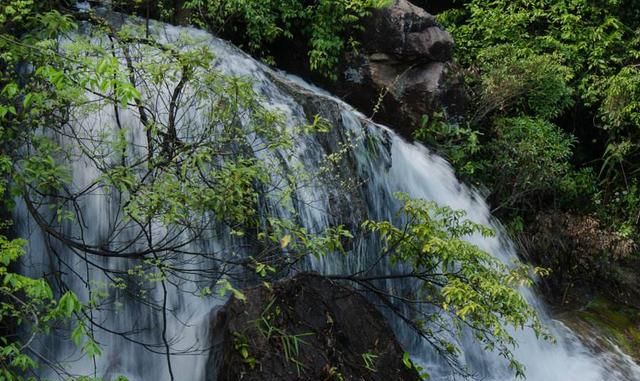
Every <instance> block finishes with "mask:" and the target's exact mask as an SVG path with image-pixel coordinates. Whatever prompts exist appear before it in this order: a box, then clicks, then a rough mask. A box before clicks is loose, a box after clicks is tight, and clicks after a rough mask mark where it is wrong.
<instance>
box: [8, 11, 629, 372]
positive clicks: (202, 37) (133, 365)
mask: <svg viewBox="0 0 640 381" xmlns="http://www.w3.org/2000/svg"><path fill="white" fill-rule="evenodd" d="M152 34H153V35H155V36H157V37H158V38H159V39H160V40H162V41H166V42H173V41H176V40H177V39H178V38H179V36H180V35H183V34H187V35H188V36H189V37H190V38H191V39H193V40H194V41H197V43H199V44H205V45H206V46H208V47H209V48H210V49H211V50H212V51H213V52H214V53H215V55H216V58H215V59H216V67H217V68H218V69H220V70H221V71H223V72H224V73H226V74H230V75H235V76H242V77H247V78H250V79H251V80H252V82H253V84H254V88H255V90H256V92H257V93H258V94H260V95H261V96H262V101H263V102H264V105H265V106H266V107H267V108H269V109H273V110H279V111H280V112H282V113H283V115H285V116H286V119H287V123H288V124H289V125H290V126H292V127H293V126H295V125H299V124H304V123H306V121H307V120H308V117H309V115H308V110H306V109H305V107H307V108H308V107H309V104H313V105H315V107H316V108H319V109H320V110H319V112H321V113H323V114H324V115H323V116H325V117H327V118H328V119H330V121H331V122H332V124H333V130H332V131H331V132H329V133H328V134H322V135H319V136H315V135H311V136H304V137H300V138H299V139H297V140H296V144H297V145H296V147H295V149H294V152H295V155H293V157H291V158H274V157H267V156H264V157H263V156H260V155H264V154H262V153H256V155H258V157H260V158H261V159H263V160H270V161H272V162H273V163H274V164H273V165H280V166H283V167H284V168H285V169H287V168H293V167H295V166H302V167H304V168H305V169H307V170H308V171H309V173H315V172H317V170H318V168H317V167H318V163H320V162H322V160H323V158H325V157H326V156H327V155H329V154H331V153H332V152H334V151H337V150H339V147H344V149H345V152H346V153H345V156H346V159H345V160H346V161H347V162H348V164H349V165H345V166H344V167H342V168H341V170H342V171H343V172H344V174H343V175H344V177H346V178H350V179H352V180H354V184H358V186H357V187H355V188H354V189H350V190H349V191H343V190H342V189H341V188H340V186H339V184H334V183H331V182H326V181H321V180H320V179H311V180H310V182H311V183H312V186H308V187H305V188H302V189H300V190H298V191H297V193H296V194H295V197H292V201H290V203H289V205H280V204H278V203H276V202H274V201H273V200H270V201H269V200H267V201H265V203H266V204H265V205H264V206H263V207H264V208H265V210H268V213H271V214H273V215H279V216H287V215H290V214H291V213H292V212H291V210H295V211H296V213H297V216H298V217H297V218H298V219H299V221H300V223H301V224H302V225H303V226H304V227H305V228H306V229H308V230H309V231H311V232H318V231H321V230H322V229H324V228H325V227H329V226H334V225H336V224H338V223H340V224H345V225H347V226H353V225H354V224H357V223H359V222H360V221H361V220H362V219H363V217H365V218H384V219H392V218H393V215H394V212H395V211H396V210H397V207H398V205H397V203H396V201H394V196H393V194H394V193H395V192H405V193H407V194H409V195H410V196H412V197H416V198H423V199H428V200H433V201H436V202H437V203H439V204H442V205H448V206H450V207H452V208H455V209H463V210H465V211H466V212H467V215H468V217H469V218H470V219H471V220H473V221H475V222H478V223H481V224H485V225H488V226H491V227H493V228H494V229H495V230H496V231H497V232H498V234H497V236H496V237H494V238H481V237H471V238H470V239H471V240H472V241H473V242H474V243H475V244H477V245H478V246H479V247H480V248H482V249H484V250H486V251H487V252H489V253H492V254H493V255H494V256H496V257H498V258H499V259H501V260H502V261H504V262H505V263H510V262H511V261H512V260H513V259H514V258H516V254H515V250H514V247H513V244H512V243H511V242H510V241H509V240H508V238H507V237H506V236H505V235H504V234H503V233H501V232H502V229H501V227H500V225H499V223H497V222H496V221H495V220H494V219H493V218H492V217H491V215H490V212H489V208H488V207H487V205H486V204H485V202H484V200H483V198H482V196H481V195H480V194H478V193H477V192H475V191H474V190H473V189H470V188H468V187H467V186H465V185H464V184H461V183H460V182H459V181H458V180H457V179H456V176H455V174H454V172H453V170H452V168H451V166H450V165H449V164H448V163H447V162H446V161H445V160H443V159H442V158H440V157H438V156H437V155H435V154H434V153H432V152H430V151H429V149H428V148H425V147H423V146H421V145H419V144H411V143H408V142H406V141H404V140H403V139H402V138H401V137H399V136H398V135H396V134H395V133H394V132H393V131H391V130H389V129H388V128H386V127H384V126H380V125H377V124H375V123H372V122H371V121H370V120H368V119H367V118H366V117H365V116H364V115H362V114H360V113H358V112H357V111H355V110H354V109H352V108H351V107H350V106H348V105H347V104H345V103H343V102H341V101H340V100H338V99H335V98H333V97H331V96H330V95H329V94H326V93H325V92H323V91H322V90H319V89H317V88H315V87H313V86H311V85H308V84H306V83H304V82H303V81H301V80H300V79H297V78H295V77H291V76H288V75H286V74H285V73H280V72H276V71H274V70H271V69H269V68H267V67H265V66H264V65H262V64H260V63H258V62H256V61H255V60H253V59H252V58H250V57H249V56H248V55H246V54H244V53H243V52H241V51H240V50H238V49H237V48H235V47H233V46H231V45H230V44H228V43H226V42H224V41H221V40H219V39H217V38H215V37H212V36H210V35H208V34H206V33H204V32H202V31H199V30H195V29H190V28H179V27H173V26H169V25H163V24H159V23H153V24H152ZM194 43H195V42H194ZM158 91H161V90H158ZM151 96H153V94H151ZM191 113H192V114H193V113H196V111H195V110H192V112H191ZM116 118H118V119H119V122H120V124H122V125H126V126H127V128H128V130H127V131H128V135H127V139H128V140H129V141H130V144H129V147H128V148H127V149H128V150H129V151H130V152H132V154H135V153H136V152H137V150H139V149H140V147H144V143H143V141H144V131H143V128H142V126H140V122H139V119H138V118H137V117H136V115H135V114H134V113H133V112H131V111H126V112H125V111H123V112H122V113H121V114H120V115H115V113H114V110H113V108H112V107H101V108H96V109H95V110H92V112H91V113H86V114H82V115H78V116H77V118H76V119H75V120H74V121H73V124H74V125H71V126H67V127H68V128H69V129H70V130H73V131H74V133H76V134H77V133H79V134H81V135H82V134H84V137H85V138H87V137H91V136H97V135H98V134H99V133H101V132H104V131H113V130H115V129H116ZM57 139H58V140H59V141H60V142H61V144H63V145H64V144H66V143H68V141H67V140H66V139H67V138H65V137H63V136H59V137H57ZM84 148H85V150H82V149H79V148H78V147H75V150H74V151H73V153H72V155H71V158H72V161H71V163H70V165H71V171H72V177H73V180H72V182H71V185H70V188H71V192H72V191H78V190H81V189H84V188H86V187H88V186H90V185H91V184H93V183H94V182H95V181H96V179H97V178H99V176H100V170H99V169H98V168H96V164H95V163H94V162H92V161H91V160H89V159H88V158H87V155H86V153H87V149H88V148H92V149H93V151H92V152H93V153H95V152H97V151H99V149H100V147H93V146H87V147H84ZM276 159H277V160H276ZM114 197H115V196H113V194H112V193H109V192H106V191H105V189H103V188H92V190H91V191H90V192H87V193H83V194H82V195H81V197H78V199H77V200H76V201H77V202H76V207H77V208H79V210H80V215H81V216H82V220H81V221H78V220H75V221H66V222H64V221H63V222H59V223H55V222H54V221H51V224H52V225H54V226H56V229H58V230H59V231H62V232H64V234H65V235H66V236H70V237H77V238H78V239H81V240H82V241H83V242H86V243H89V244H91V245H94V246H96V247H98V246H99V245H102V244H103V243H104V242H107V243H108V245H110V247H114V246H117V247H133V248H135V247H137V246H139V245H142V243H141V242H140V237H139V235H138V233H139V231H136V229H134V228H133V227H131V229H121V230H120V231H121V232H120V233H119V234H118V235H117V237H116V238H115V239H114V238H110V239H108V240H107V238H105V237H110V234H111V233H112V231H113V229H114V226H118V227H123V226H124V227H128V226H130V225H131V221H126V220H125V219H124V218H123V216H122V210H121V206H120V204H119V200H117V199H115V198H114ZM30 208H31V210H30ZM33 208H34V206H33V205H32V206H29V205H28V203H26V202H25V201H24V200H17V207H16V210H15V221H16V229H17V231H18V233H19V235H20V236H22V237H24V238H26V239H27V240H28V248H27V249H28V255H27V256H25V259H24V260H23V263H22V268H23V271H24V272H26V273H28V274H30V275H34V276H42V274H49V273H51V272H52V271H54V270H59V271H61V273H62V275H61V277H62V278H63V279H64V281H65V283H66V284H67V285H68V286H69V287H70V288H71V289H73V290H74V291H76V292H77V293H78V295H79V296H80V297H81V299H82V300H84V301H87V300H89V299H90V298H91V297H92V296H94V295H91V294H90V292H89V290H90V289H91V290H92V291H91V293H92V294H95V293H98V292H100V293H102V294H104V295H102V296H103V297H102V299H101V300H103V301H104V303H108V306H109V308H105V309H103V310H102V311H100V312H96V316H93V318H94V321H96V322H97V323H98V324H99V326H98V325H97V326H95V327H94V332H95V337H96V340H97V341H98V343H99V344H100V345H101V347H102V351H103V353H102V355H101V356H100V357H98V358H96V359H95V363H94V361H93V360H92V359H91V358H88V357H86V356H84V357H83V356H82V355H81V353H80V351H79V349H78V348H77V347H76V346H75V345H74V344H73V343H71V342H70V340H68V339H66V338H64V337H59V336H54V335H51V336H48V337H45V338H43V339H41V341H40V342H39V343H38V346H37V348H39V349H38V351H39V352H40V353H41V354H42V355H43V356H45V357H49V358H55V359H56V360H57V361H59V362H60V364H62V365H63V366H64V367H65V368H66V369H67V371H68V372H70V373H72V374H78V375H80V374H85V375H94V374H95V375H96V376H98V377H104V379H110V378H111V377H115V376H116V375H124V376H126V377H128V378H129V379H130V380H168V379H169V369H168V367H167V363H166V361H165V357H166V348H165V345H164V343H163V340H162V338H161V337H160V331H161V326H162V324H163V321H166V331H167V335H166V336H167V337H169V338H170V340H171V350H170V352H171V354H172V356H171V357H172V367H173V372H174V373H175V374H176V375H177V376H176V379H177V380H194V381H196V380H205V379H207V370H206V364H207V357H208V351H209V349H210V348H209V345H210V343H209V341H208V340H209V336H210V332H209V319H210V314H211V311H212V310H214V309H215V307H216V306H219V305H221V304H222V303H224V301H225V300H224V299H223V298H219V297H217V296H205V297H203V296H201V295H198V292H197V290H198V289H199V286H200V284H199V283H200V282H201V280H200V279H199V278H198V275H197V274H196V275H192V277H190V278H186V279H181V280H180V282H178V283H179V284H175V285H174V284H169V285H168V291H167V292H166V303H167V307H168V310H169V311H170V314H169V316H168V317H167V318H166V319H164V318H163V317H162V316H161V312H160V311H157V310H154V309H153V308H151V307H150V306H147V305H144V303H140V302H139V299H136V298H137V296H135V295H130V294H127V292H126V290H128V288H127V287H126V286H123V287H122V288H120V287H113V286H109V284H110V283H112V282H114V279H109V278H107V277H106V276H105V274H104V272H102V271H101V270H100V269H101V268H108V269H113V270H118V269H125V266H127V265H130V264H131V262H129V261H128V260H126V259H121V258H101V257H96V256H92V254H91V253H86V252H83V251H81V250H79V249H78V248H74V247H69V245H67V244H65V242H61V241H60V240H57V239H56V238H55V237H53V236H52V235H51V234H47V233H46V232H43V231H42V229H41V228H40V227H39V226H38V223H37V222H38V221H35V220H34V218H33V217H32V212H33ZM35 208H38V206H37V205H36V206H35ZM39 210H40V212H41V214H42V215H43V216H45V218H47V216H49V218H53V217H50V216H51V212H50V211H48V210H47V207H46V206H40V207H39ZM152 229H153V231H154V234H155V235H156V236H162V235H163V234H165V235H167V234H174V233H173V232H172V230H171V227H167V226H162V225H157V226H153V227H152ZM211 230H212V232H211V233H207V234H209V235H208V236H207V237H208V238H206V237H205V238H202V239H199V240H197V241H194V242H190V243H189V245H188V249H185V250H184V252H185V253H182V254H176V261H179V262H180V263H181V264H182V265H184V267H185V268H189V269H193V270H197V269H198V268H199V267H200V266H208V267H214V266H217V264H216V263H215V261H213V260H212V261H211V262H210V263H209V262H207V260H205V259H198V260H195V259H194V258H195V257H190V256H189V254H188V253H187V252H194V253H195V252H202V253H217V252H224V251H229V248H230V247H240V246H241V245H239V241H240V240H241V238H237V237H233V235H232V234H230V232H229V231H228V230H225V229H224V228H223V227H218V226H215V227H212V228H211ZM49 233H50V232H49ZM174 235H175V236H176V237H180V234H179V233H175V234H174ZM374 245H375V243H371V242H369V241H368V240H366V239H363V238H361V239H357V240H356V242H354V243H353V244H352V245H351V247H350V251H349V253H348V254H347V255H346V256H327V257H321V258H312V259H310V260H309V263H307V264H306V266H307V268H310V269H313V270H315V271H319V272H321V273H331V274H340V273H348V272H353V271H356V270H358V269H361V268H363V267H364V266H368V265H369V264H370V262H371V261H372V260H373V259H374V258H372V257H371V255H370V254H368V253H371V252H375V250H376V247H375V246H374ZM245 250H246V249H245ZM237 254H239V255H245V256H246V255H249V254H250V252H249V251H245V252H242V251H241V250H239V251H238V253H237ZM86 259H89V260H90V261H86ZM208 267H207V268H208ZM77 274H80V275H81V278H82V279H84V280H86V281H87V282H83V281H81V280H80V279H79V277H78V276H76V275H77ZM127 275H131V274H126V273H124V274H122V277H123V278H126V277H127ZM131 282H132V281H131ZM88 285H91V286H92V287H91V288H89V287H88ZM389 286H390V287H407V285H403V284H401V283H394V284H389ZM177 287H179V288H180V290H181V291H178V289H177ZM185 289H188V290H191V291H193V292H184V290H185ZM140 291H141V292H142V291H144V292H146V295H147V297H149V298H155V299H156V300H160V299H162V298H163V297H164V295H165V294H164V293H163V291H162V290H161V289H160V287H159V286H157V287H155V288H148V289H144V290H140ZM522 292H523V293H525V296H526V298H527V300H528V301H529V302H530V303H531V304H532V305H533V306H535V308H536V309H537V310H538V312H539V313H540V314H541V316H542V318H543V319H544V321H545V322H546V323H547V324H548V325H549V326H550V329H551V331H552V333H553V334H554V335H555V337H556V338H557V343H556V344H551V343H546V342H541V341H539V340H537V339H536V338H535V336H534V334H533V333H531V332H528V331H524V332H520V331H519V332H515V337H516V338H517V340H518V342H519V346H518V347H517V348H516V350H515V353H516V357H517V358H518V359H519V360H520V361H522V362H523V363H524V365H525V366H526V371H527V375H528V379H529V380H532V381H571V380H575V381H598V380H610V379H616V380H637V379H640V368H639V367H638V366H637V365H635V364H634V363H633V362H632V361H631V360H630V359H629V358H628V357H626V356H625V355H623V354H622V353H595V352H594V351H592V350H590V349H589V348H588V347H586V346H585V345H583V344H582V343H581V342H580V340H579V339H578V338H577V337H576V336H575V335H574V334H573V333H572V332H571V331H570V330H569V329H567V328H565V327H564V326H562V324H560V323H559V322H556V321H554V320H552V319H551V318H550V317H549V316H548V314H547V312H546V311H545V306H544V304H543V303H542V302H541V301H540V300H539V298H538V297H537V296H536V295H535V294H534V293H532V292H531V291H527V290H523V291H522ZM392 323H393V326H394V328H395V331H396V334H397V336H398V338H399V340H400V341H401V343H402V344H403V345H404V346H405V348H406V349H407V350H408V351H410V352H411V354H412V356H413V357H414V358H415V359H416V361H417V362H419V363H421V364H422V365H424V366H425V367H426V369H427V370H428V372H429V373H430V374H431V379H434V380H449V379H452V377H453V376H452V375H451V374H450V369H449V368H448V367H446V366H444V365H443V364H442V363H441V362H440V361H438V359H437V357H436V355H435V353H434V352H433V351H432V349H431V348H429V346H428V345H426V344H425V343H423V342H422V341H420V340H418V339H417V338H415V337H414V335H413V334H412V332H411V331H410V330H408V329H406V328H405V327H403V326H402V324H400V323H399V322H392ZM116 333H121V335H118V334H116ZM461 340H463V342H462V343H461V344H462V347H463V353H462V357H463V359H462V360H463V361H464V362H465V363H467V364H469V366H470V368H471V369H472V370H473V372H474V373H476V374H478V375H479V376H480V377H481V378H482V379H485V380H495V381H506V380H511V379H512V377H513V376H512V372H510V371H509V370H508V368H507V366H506V364H505V363H504V361H503V360H502V359H501V358H500V357H498V356H497V355H496V354H492V353H487V352H485V351H483V350H482V348H481V347H480V346H479V345H477V344H475V343H473V342H472V341H470V340H469V341H468V342H467V341H465V339H461ZM60 372H61V370H60V369H58V368H53V369H51V368H46V369H45V370H43V374H42V375H41V376H43V377H49V378H58V377H59V378H62V373H60Z"/></svg>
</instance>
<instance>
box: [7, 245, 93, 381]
mask: <svg viewBox="0 0 640 381" xmlns="http://www.w3.org/2000/svg"><path fill="white" fill-rule="evenodd" d="M24 245H25V242H24V241H23V240H20V239H15V240H9V239H8V238H7V237H5V236H3V235H0V322H1V323H2V325H1V326H0V330H1V331H8V332H11V331H14V330H16V328H17V327H23V328H24V329H26V330H27V331H28V333H29V334H28V336H26V337H23V338H21V337H17V336H16V335H15V334H10V335H3V336H1V337H0V365H1V367H0V379H3V380H16V381H17V380H23V379H31V378H27V377H23V375H24V374H27V373H29V371H32V370H34V369H36V368H37V367H38V363H37V361H36V360H34V359H33V358H31V356H30V354H29V350H30V345H31V343H32V341H33V340H34V338H35V336H36V335H38V334H42V333H47V332H48V331H49V330H50V329H51V326H52V325H54V324H55V323H56V322H57V321H62V320H69V319H71V318H74V317H77V316H80V315H79V314H80V312H81V311H82V310H83V308H84V306H83V305H82V303H81V302H80V301H79V300H78V298H77V296H76V295H75V294H74V293H73V292H71V291H67V292H65V293H64V294H63V295H62V296H60V298H59V299H56V298H55V297H54V294H53V291H52V289H51V287H50V286H49V284H48V283H47V282H46V281H45V280H44V279H34V278H30V277H27V276H24V275H20V274H16V273H14V272H12V271H11V270H10V266H11V265H12V264H13V263H14V262H16V261H17V260H18V259H19V258H20V257H21V256H22V255H23V254H24V251H23V247H24ZM83 324H84V323H83V321H82V320H78V327H84V325H83ZM72 338H73V340H74V342H76V344H78V345H80V344H82V342H84V345H82V348H83V351H84V352H85V353H87V354H88V355H89V356H94V355H98V354H99V352H100V349H99V348H98V346H97V344H96V342H95V341H94V340H93V338H92V337H91V335H90V333H89V332H87V331H86V330H84V329H82V330H78V329H76V330H74V332H73V333H72Z"/></svg>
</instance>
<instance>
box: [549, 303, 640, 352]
mask: <svg viewBox="0 0 640 381" xmlns="http://www.w3.org/2000/svg"><path fill="white" fill-rule="evenodd" d="M560 319H561V320H563V321H564V322H565V323H567V325H569V326H570V327H571V328H572V329H573V330H574V331H575V332H577V333H578V334H579V335H581V336H582V337H583V338H585V339H587V341H588V342H589V343H591V344H593V345H594V346H596V347H597V349H606V348H609V347H611V344H615V345H616V346H618V347H619V348H620V349H621V350H622V351H623V352H625V353H626V354H628V355H629V356H632V357H633V358H634V359H635V360H637V361H640V310H639V309H636V308H632V307H628V306H625V305H621V304H616V303H614V302H612V301H610V300H608V299H606V298H604V297H601V296H599V297H596V298H594V299H593V300H591V301H590V302H589V303H588V304H586V305H585V306H584V307H583V308H581V309H579V310H577V311H573V312H566V313H563V314H562V315H561V316H560Z"/></svg>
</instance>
